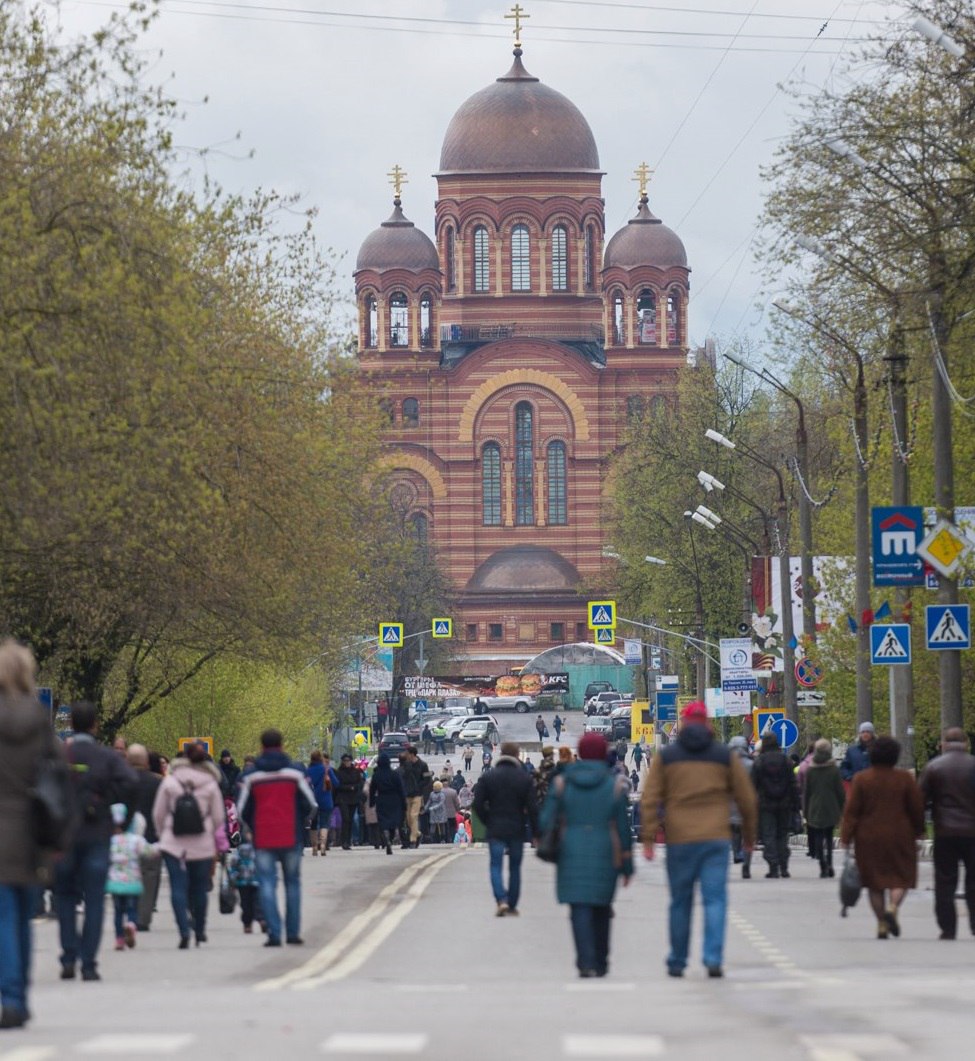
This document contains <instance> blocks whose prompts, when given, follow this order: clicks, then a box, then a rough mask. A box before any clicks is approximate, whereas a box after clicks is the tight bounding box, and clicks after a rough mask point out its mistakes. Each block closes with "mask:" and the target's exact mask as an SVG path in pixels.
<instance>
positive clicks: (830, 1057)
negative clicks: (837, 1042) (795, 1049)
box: [809, 1049, 860, 1061]
mask: <svg viewBox="0 0 975 1061" xmlns="http://www.w3.org/2000/svg"><path fill="white" fill-rule="evenodd" d="M809 1061H860V1056H859V1054H851V1053H850V1051H849V1050H820V1049H816V1050H810V1051H809Z"/></svg>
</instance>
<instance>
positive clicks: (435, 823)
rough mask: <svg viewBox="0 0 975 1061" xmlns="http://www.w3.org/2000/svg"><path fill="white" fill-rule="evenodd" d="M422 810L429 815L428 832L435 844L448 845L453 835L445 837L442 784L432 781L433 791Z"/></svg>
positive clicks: (444, 799)
mask: <svg viewBox="0 0 975 1061" xmlns="http://www.w3.org/2000/svg"><path fill="white" fill-rule="evenodd" d="M424 810H426V811H428V812H429V814H430V831H431V832H432V833H433V842H434V843H435V844H446V843H449V842H450V840H451V839H452V838H453V834H452V833H451V835H450V836H449V837H448V835H447V798H446V796H444V793H443V782H442V781H434V783H433V791H432V792H431V793H430V795H429V796H428V797H427V805H426V807H424Z"/></svg>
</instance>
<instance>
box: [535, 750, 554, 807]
mask: <svg viewBox="0 0 975 1061" xmlns="http://www.w3.org/2000/svg"><path fill="white" fill-rule="evenodd" d="M554 773H555V749H554V748H553V747H552V745H551V744H546V745H545V747H544V748H542V761H541V762H540V763H539V764H538V769H537V770H536V771H535V806H536V807H539V808H541V807H543V806H544V805H545V799H546V797H547V796H548V790H549V785H550V784H551V781H552V776H553V774H554Z"/></svg>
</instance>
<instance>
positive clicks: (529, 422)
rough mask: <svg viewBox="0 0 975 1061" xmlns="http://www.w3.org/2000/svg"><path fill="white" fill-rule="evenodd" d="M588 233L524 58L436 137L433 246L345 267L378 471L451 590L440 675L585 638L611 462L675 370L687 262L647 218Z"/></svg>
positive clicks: (584, 129) (593, 226) (566, 154)
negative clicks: (379, 451)
mask: <svg viewBox="0 0 975 1061" xmlns="http://www.w3.org/2000/svg"><path fill="white" fill-rule="evenodd" d="M638 172H639V173H640V174H641V181H640V185H641V186H640V191H641V198H640V205H639V209H638V210H637V213H636V216H635V217H634V218H633V219H632V220H631V221H630V222H629V223H628V224H627V225H625V226H624V227H623V228H622V229H620V231H619V232H616V233H615V234H614V235H612V236H611V237H610V238H609V239H607V238H606V229H605V216H604V209H603V207H604V203H603V198H602V189H601V182H602V176H603V174H602V172H601V170H600V168H599V153H598V151H597V149H596V141H595V138H594V137H593V134H592V130H591V129H590V128H589V125H588V123H587V122H586V119H585V118H584V117H583V115H582V113H581V112H580V111H579V109H578V108H577V107H576V106H575V105H574V104H573V103H572V102H571V101H570V100H568V99H567V98H566V97H565V96H563V95H562V94H561V93H559V92H556V91H555V90H554V89H551V88H548V87H547V86H546V85H544V84H542V83H541V82H540V81H539V79H538V78H537V77H534V76H533V75H532V74H530V73H529V72H528V71H527V70H526V69H525V67H524V65H523V63H522V49H521V46H520V42H519V43H516V46H515V51H514V62H513V64H512V66H511V69H510V70H508V72H507V73H506V74H504V75H503V76H502V77H499V78H498V79H497V80H496V81H495V82H493V84H490V85H489V86H488V87H487V88H484V89H481V91H479V92H475V93H474V95H473V96H471V97H470V99H468V100H467V101H466V102H465V103H464V104H463V105H462V106H461V107H460V109H459V110H458V111H457V113H456V114H455V115H454V117H453V119H452V120H451V122H450V125H449V126H448V128H447V133H446V136H445V137H444V141H443V148H442V150H441V153H440V168H439V172H438V173H437V174H436V179H437V185H438V198H437V202H436V206H435V217H434V238H433V239H432V240H431V239H430V238H429V237H428V236H427V235H426V234H425V233H423V232H422V231H421V230H420V229H419V228H417V227H416V226H415V225H414V223H413V222H412V221H409V220H408V219H407V218H406V216H405V215H404V213H403V209H402V203H401V199H400V184H399V180H398V177H399V170H398V168H397V170H395V171H394V187H395V191H396V197H395V198H394V200H393V213H392V215H391V216H390V217H389V219H388V220H387V221H384V222H383V223H382V225H380V227H379V228H377V229H376V230H375V231H374V232H373V233H372V234H371V235H370V236H368V237H367V239H366V240H365V242H364V243H363V244H362V248H361V249H360V251H359V255H358V259H357V261H356V269H355V289H356V298H357V301H358V307H359V361H360V364H361V368H362V371H363V372H365V373H367V374H368V377H369V379H370V381H371V382H372V383H373V384H374V385H375V387H376V388H377V390H378V391H379V392H380V393H381V394H382V395H383V401H384V402H385V403H386V406H387V408H388V410H389V415H390V421H391V422H390V428H389V433H388V436H387V452H386V455H385V458H384V462H385V464H386V466H387V467H388V468H389V469H390V470H391V471H392V472H393V473H394V477H395V479H396V480H397V482H398V483H399V484H401V494H400V496H401V497H402V498H405V499H406V503H407V504H408V505H409V507H410V515H409V518H410V519H411V521H412V522H413V525H414V526H415V528H416V532H417V534H419V535H421V536H426V537H427V539H428V540H429V541H430V542H431V543H432V544H433V546H434V547H435V548H436V551H437V553H438V555H439V556H440V558H441V560H442V562H443V563H444V565H445V566H446V570H447V572H448V574H449V576H450V579H451V581H452V584H453V586H454V590H455V594H456V604H455V607H454V615H453V618H454V636H455V639H456V651H457V656H458V661H457V667H456V673H467V674H474V673H477V674H484V673H504V672H505V671H507V670H508V669H509V668H510V667H512V666H515V665H517V664H520V663H524V662H525V661H526V660H527V659H529V658H530V657H531V656H533V655H535V654H536V653H538V652H541V651H543V650H544V649H546V648H551V647H552V646H553V645H556V644H560V643H564V642H572V641H584V640H591V639H592V634H591V632H590V631H588V630H587V625H586V607H585V602H586V599H587V596H589V593H587V591H586V588H588V589H589V591H590V592H591V591H592V590H593V589H594V588H596V587H598V586H599V584H600V581H601V579H602V578H603V577H604V576H605V575H606V574H608V572H607V571H606V568H605V564H606V560H605V559H604V556H603V549H604V548H605V547H606V545H607V542H608V536H607V535H608V530H607V527H606V520H605V515H606V501H605V498H604V492H603V488H604V482H605V478H606V473H607V467H608V458H609V457H610V456H611V454H612V453H613V452H614V450H615V449H616V447H617V446H618V445H619V440H620V438H621V434H622V429H623V427H624V425H625V423H626V421H627V418H628V417H629V416H633V415H634V413H635V412H636V411H637V410H641V411H643V410H646V411H647V412H649V413H652V411H653V409H654V408H655V407H659V403H662V402H664V401H665V400H667V398H666V396H667V395H668V393H670V392H671V391H672V389H673V374H674V371H675V369H676V368H677V366H678V365H680V364H682V363H683V362H684V361H685V360H686V356H687V300H688V289H689V285H688V274H689V269H688V266H687V256H686V254H685V251H684V246H683V244H682V243H681V241H680V239H679V238H678V237H677V235H676V234H675V233H674V232H672V231H671V230H670V229H669V228H667V227H666V226H665V225H663V224H662V223H661V222H660V220H659V219H658V218H656V217H654V216H653V214H652V213H651V212H650V210H649V207H648V199H647V190H646V176H647V172H648V171H647V169H646V167H645V166H643V167H641V170H640V171H638Z"/></svg>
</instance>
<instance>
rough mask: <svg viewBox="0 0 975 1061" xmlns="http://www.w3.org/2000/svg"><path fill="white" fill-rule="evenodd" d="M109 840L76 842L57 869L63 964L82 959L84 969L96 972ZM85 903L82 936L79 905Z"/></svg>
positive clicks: (56, 890) (103, 914) (56, 902)
mask: <svg viewBox="0 0 975 1061" xmlns="http://www.w3.org/2000/svg"><path fill="white" fill-rule="evenodd" d="M108 847H109V844H108V840H97V841H94V842H89V843H80V844H75V845H74V847H72V848H71V850H70V851H69V852H67V854H66V855H65V856H64V858H62V859H61V861H60V862H58V863H57V865H56V866H55V869H54V901H55V905H56V906H57V911H58V925H59V927H60V931H61V964H62V965H63V966H66V967H67V966H70V967H71V968H72V969H73V968H74V966H75V963H76V962H77V961H78V959H79V958H80V959H81V968H82V970H83V971H91V972H94V970H95V967H96V966H97V964H98V962H97V960H96V959H97V957H98V946H99V944H100V943H101V939H102V921H103V920H104V917H105V881H106V880H107V878H108ZM79 902H84V904H85V914H84V921H83V923H82V928H81V939H80V943H79V939H78V918H77V915H76V912H75V911H76V907H77V905H78V903H79Z"/></svg>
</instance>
